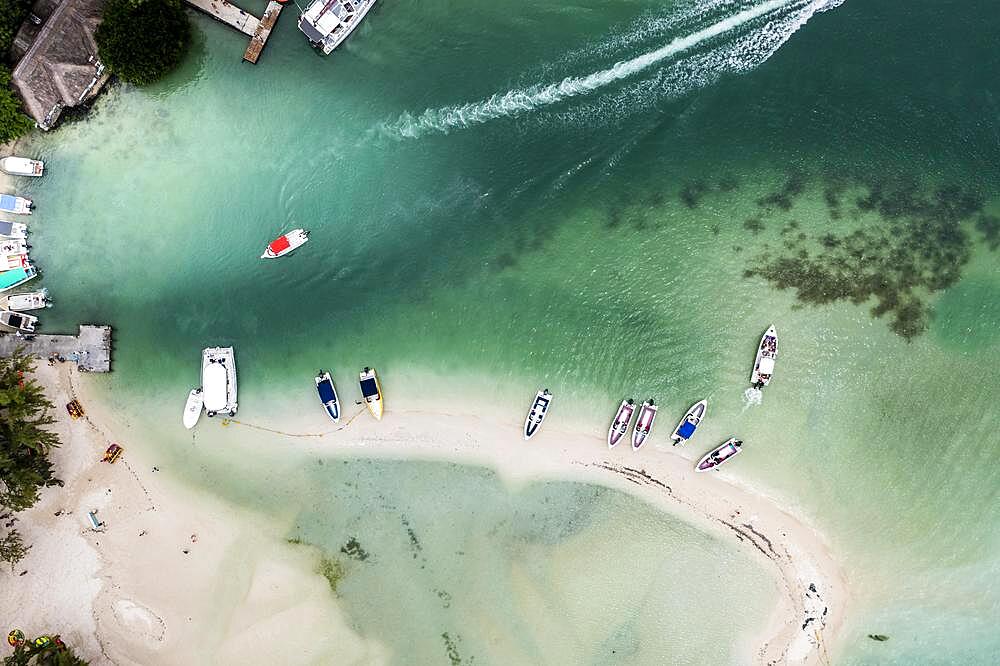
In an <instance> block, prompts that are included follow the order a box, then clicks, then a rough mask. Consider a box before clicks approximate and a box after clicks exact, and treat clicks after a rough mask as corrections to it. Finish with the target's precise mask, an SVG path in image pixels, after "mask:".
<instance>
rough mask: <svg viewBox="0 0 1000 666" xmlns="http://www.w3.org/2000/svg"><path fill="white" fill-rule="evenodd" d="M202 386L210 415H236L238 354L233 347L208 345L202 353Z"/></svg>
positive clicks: (206, 407)
mask: <svg viewBox="0 0 1000 666" xmlns="http://www.w3.org/2000/svg"><path fill="white" fill-rule="evenodd" d="M201 388H202V391H203V393H204V400H205V403H204V404H205V412H206V413H207V414H208V416H215V415H216V414H219V413H222V414H228V415H229V416H236V408H237V406H238V403H237V400H236V354H235V353H234V352H233V348H232V347H208V348H206V349H205V350H203V351H202V353H201Z"/></svg>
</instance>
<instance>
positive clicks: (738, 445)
mask: <svg viewBox="0 0 1000 666" xmlns="http://www.w3.org/2000/svg"><path fill="white" fill-rule="evenodd" d="M742 450H743V442H742V441H741V440H739V439H736V438H735V437H730V438H729V439H727V440H726V441H725V442H724V443H723V444H722V446H719V447H716V448H714V449H712V450H711V451H709V452H708V453H706V454H705V456H704V457H703V458H702V459H701V460H699V461H698V466H697V467H696V468H695V470H696V471H698V472H706V471H708V470H710V469H716V468H718V467H719V465H721V464H722V463H724V462H726V461H727V460H729V459H731V458H732V457H733V456H735V455H736V454H737V453H739V452H740V451H742Z"/></svg>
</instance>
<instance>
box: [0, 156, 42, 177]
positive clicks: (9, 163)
mask: <svg viewBox="0 0 1000 666" xmlns="http://www.w3.org/2000/svg"><path fill="white" fill-rule="evenodd" d="M0 171H3V172H4V173H9V174H10V175H12V176H35V177H38V176H41V175H42V172H43V171H45V163H44V162H42V161H41V160H29V159H28V158H27V157H14V156H13V155H11V156H10V157H4V158H2V159H0Z"/></svg>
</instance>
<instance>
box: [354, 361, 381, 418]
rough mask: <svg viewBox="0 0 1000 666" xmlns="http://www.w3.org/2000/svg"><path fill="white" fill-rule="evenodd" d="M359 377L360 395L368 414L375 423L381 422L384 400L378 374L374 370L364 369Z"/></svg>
mask: <svg viewBox="0 0 1000 666" xmlns="http://www.w3.org/2000/svg"><path fill="white" fill-rule="evenodd" d="M359 377H360V385H361V395H362V397H363V398H364V400H365V405H366V406H367V407H368V413H369V414H371V415H372V416H374V417H375V420H376V421H381V420H382V412H383V410H384V408H385V405H384V403H385V400H384V399H383V397H382V384H381V383H379V380H378V374H377V373H376V372H375V369H374V368H365V369H364V370H362V371H361V373H360V375H359Z"/></svg>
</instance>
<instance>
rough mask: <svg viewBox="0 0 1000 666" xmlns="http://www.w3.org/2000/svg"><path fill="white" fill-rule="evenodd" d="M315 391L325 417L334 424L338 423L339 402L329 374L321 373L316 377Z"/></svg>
mask: <svg viewBox="0 0 1000 666" xmlns="http://www.w3.org/2000/svg"><path fill="white" fill-rule="evenodd" d="M316 391H317V392H318V393H319V400H320V402H321V403H322V404H323V409H324V410H325V411H326V415H327V416H329V417H330V420H331V421H333V422H334V423H339V422H340V400H338V399H337V387H335V386H334V385H333V379H332V378H331V377H330V373H329V372H321V373H320V374H318V375H316Z"/></svg>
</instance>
